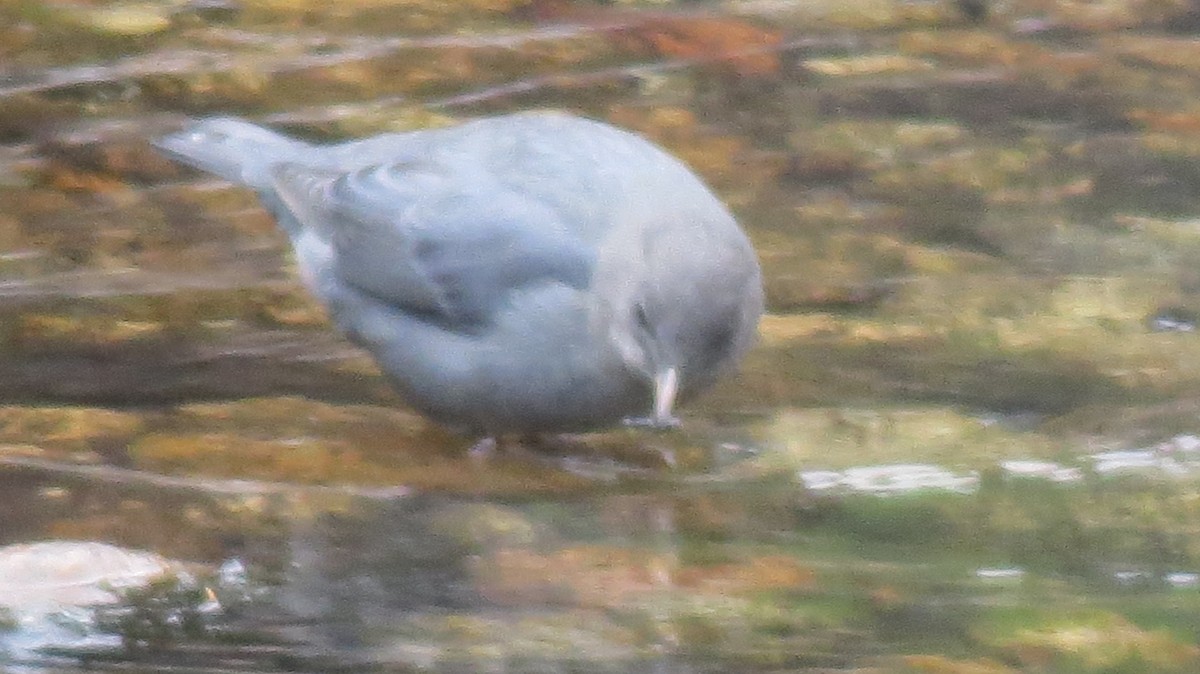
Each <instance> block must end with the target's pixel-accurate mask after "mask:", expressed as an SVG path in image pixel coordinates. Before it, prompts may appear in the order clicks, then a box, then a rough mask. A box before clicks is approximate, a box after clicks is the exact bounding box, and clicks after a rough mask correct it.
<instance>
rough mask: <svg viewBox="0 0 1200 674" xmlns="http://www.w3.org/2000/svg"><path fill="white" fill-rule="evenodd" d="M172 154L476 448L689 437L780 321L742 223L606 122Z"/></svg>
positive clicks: (201, 140) (213, 125)
mask: <svg viewBox="0 0 1200 674" xmlns="http://www.w3.org/2000/svg"><path fill="white" fill-rule="evenodd" d="M156 146H157V147H158V148H160V149H161V150H163V151H164V152H165V153H166V154H168V155H170V156H171V157H173V158H174V159H176V160H178V161H180V162H182V163H184V164H187V165H190V166H193V167H195V168H198V169H202V170H204V171H208V172H210V173H214V174H216V175H218V176H221V177H222V178H224V179H226V180H230V181H232V182H235V183H238V184H240V185H246V186H248V187H251V188H253V189H255V190H256V191H257V192H258V194H259V197H260V199H261V200H262V202H263V204H264V205H265V206H266V207H267V208H268V209H269V210H270V212H271V213H272V214H273V215H274V216H275V218H276V219H277V220H278V222H279V224H280V226H282V227H283V229H284V230H285V231H286V232H287V234H288V236H289V237H290V238H291V243H292V246H293V247H294V249H295V252H296V258H297V261H298V266H299V269H300V273H301V275H302V277H303V279H304V281H305V283H306V285H307V286H308V288H309V289H310V291H311V292H312V293H313V294H314V295H316V296H317V297H318V298H319V299H320V300H321V301H322V302H323V303H324V304H325V306H326V307H327V308H328V310H329V313H330V316H331V318H332V319H333V321H334V323H336V324H337V326H338V327H339V328H341V330H343V331H344V332H345V333H346V334H347V335H348V336H349V337H350V339H351V340H353V341H354V342H356V343H358V344H359V345H361V346H363V347H365V348H366V349H367V350H368V351H370V352H371V354H372V355H373V356H374V357H375V359H376V360H377V361H378V363H379V365H380V367H381V368H382V369H383V371H384V372H385V373H386V374H387V376H388V377H389V379H390V380H391V382H392V383H393V385H394V386H395V387H396V389H398V391H399V392H400V394H401V395H402V396H403V397H404V398H405V400H406V401H407V402H408V403H409V404H411V405H412V406H414V407H416V408H417V409H418V410H420V411H421V412H423V413H424V414H426V415H428V416H429V417H431V418H432V419H434V420H436V421H438V422H440V423H442V424H444V425H447V426H449V427H451V428H455V429H458V430H461V431H464V432H469V433H477V434H482V435H485V436H491V437H495V436H497V435H499V434H503V433H511V432H521V433H541V432H570V431H582V430H589V429H594V428H597V427H601V426H605V425H609V424H612V423H614V422H617V421H619V420H622V419H630V418H637V419H639V420H640V421H642V422H644V423H649V424H651V425H656V426H668V425H674V424H675V423H676V422H675V420H674V417H673V416H672V409H673V407H674V406H675V404H676V402H678V401H682V400H686V399H687V398H689V397H691V396H693V395H694V394H696V393H697V392H699V391H700V390H702V389H704V388H705V387H707V386H708V385H710V384H711V383H712V382H713V381H714V380H715V379H716V377H717V376H718V374H720V373H721V372H722V371H724V370H725V369H727V368H728V367H729V366H731V365H732V364H734V363H735V362H736V361H737V360H738V359H739V357H740V356H741V355H742V354H743V353H744V352H745V351H746V349H747V348H748V347H749V346H750V344H751V342H752V340H753V337H754V334H755V331H756V326H757V324H758V319H759V316H760V314H761V313H762V306H763V294H762V276H761V272H760V271H759V266H758V261H757V259H756V257H755V254H754V250H753V249H752V248H751V246H750V242H749V241H748V240H747V238H746V235H745V234H744V233H743V232H742V230H741V229H740V228H739V227H738V225H737V222H736V221H735V220H734V219H733V217H732V216H731V215H730V213H729V211H728V210H727V209H726V208H725V207H724V206H723V205H722V204H721V202H720V201H719V200H718V199H717V198H716V197H715V196H714V195H713V194H712V192H710V191H709V190H708V188H707V187H705V185H704V184H703V183H702V182H701V181H700V179H699V178H697V177H696V175H695V174H693V173H692V172H691V171H690V170H688V168H687V167H686V166H684V165H683V164H682V163H681V162H679V161H678V160H676V159H675V158H673V157H671V156H670V155H669V154H667V153H666V152H664V151H663V150H661V149H659V148H658V147H656V146H655V145H653V144H651V143H650V142H648V141H646V140H645V139H643V138H641V137H640V136H637V135H635V134H633V133H629V132H627V131H623V130H620V129H617V128H615V127H612V126H609V125H607V124H602V123H600V122H595V121H591V120H587V119H582V118H579V117H574V116H570V115H566V114H561V113H544V112H543V113H521V114H513V115H507V116H502V117H494V118H489V119H480V120H477V121H472V122H468V123H464V124H461V125H459V126H455V127H451V128H443V129H431V130H425V131H414V132H409V133H390V134H383V135H379V136H375V137H373V138H367V139H364V140H357V141H351V142H346V143H342V144H338V145H312V144H309V143H305V142H302V141H299V140H296V139H293V138H288V137H286V136H283V135H280V134H278V133H275V132H273V131H270V130H267V129H264V128H262V127H259V126H255V125H253V124H251V123H249V122H246V121H244V120H240V119H229V118H220V119H208V120H203V121H198V122H196V123H194V124H193V125H192V126H191V127H189V128H187V129H185V130H183V131H180V132H178V133H174V134H171V135H168V136H165V137H163V138H161V139H159V140H158V141H157V142H156Z"/></svg>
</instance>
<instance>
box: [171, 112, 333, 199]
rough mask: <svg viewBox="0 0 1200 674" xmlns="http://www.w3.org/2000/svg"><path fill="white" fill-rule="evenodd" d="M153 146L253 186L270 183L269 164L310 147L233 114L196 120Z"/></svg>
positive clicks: (180, 158)
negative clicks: (231, 115)
mask: <svg viewBox="0 0 1200 674" xmlns="http://www.w3.org/2000/svg"><path fill="white" fill-rule="evenodd" d="M154 146H155V147H157V148H158V149H159V150H161V151H163V152H164V153H166V154H167V155H169V156H170V157H171V158H173V159H175V160H177V161H179V162H182V163H184V164H187V165H188V166H192V167H194V168H198V169H200V170H203V171H208V172H209V173H213V174H216V175H218V176H221V177H222V178H225V179H226V180H229V181H232V182H235V183H239V184H242V185H247V186H250V187H253V188H256V189H262V188H265V187H267V186H268V185H269V184H270V179H271V174H270V169H271V167H272V166H273V165H275V164H278V163H280V162H286V161H294V160H295V159H296V158H297V157H298V156H300V155H301V154H302V153H303V152H304V150H306V149H308V148H309V147H310V146H309V145H307V144H305V143H303V142H301V141H298V140H293V139H291V138H288V137H286V136H283V135H281V134H278V133H275V132H274V131H271V130H269V129H264V128H263V127H261V126H256V125H254V124H251V123H250V122H247V121H246V120H243V119H237V118H234V117H217V118H213V119H204V120H200V121H197V122H195V123H193V124H191V125H190V126H188V127H186V128H184V129H183V130H181V131H177V132H175V133H172V134H168V135H166V136H163V137H162V138H159V139H158V140H156V141H154Z"/></svg>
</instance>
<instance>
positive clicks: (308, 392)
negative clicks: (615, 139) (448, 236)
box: [0, 0, 1200, 674]
mask: <svg viewBox="0 0 1200 674" xmlns="http://www.w3.org/2000/svg"><path fill="white" fill-rule="evenodd" d="M980 8H983V10H982V15H980V12H981V9H980ZM1198 25H1200V20H1198V15H1197V14H1196V12H1195V10H1194V8H1193V7H1192V6H1191V4H1190V3H1186V2H1179V3H1175V2H1160V3H1150V2H1147V3H1129V2H1091V3H1067V2H1051V1H1049V0H1045V1H1036V0H1014V1H1013V2H1008V3H1003V4H995V5H992V4H989V3H972V2H958V3H954V2H944V3H942V2H932V1H923V2H896V3H891V2H878V1H876V0H862V1H861V2H859V1H857V0H855V1H851V2H837V3H822V2H804V3H800V2H733V3H716V2H703V1H700V2H677V3H672V2H647V3H638V2H620V3H611V4H603V3H596V4H592V3H585V2H565V1H564V2H553V1H547V0H543V1H532V2H524V1H521V0H486V1H485V0H471V1H469V2H459V3H442V2H436V1H433V0H355V1H353V2H348V3H338V4H337V5H332V4H329V5H327V4H326V3H316V2H311V3H309V2H305V1H303V0H295V1H284V0H246V1H245V2H240V3H239V2H221V1H218V2H167V3H136V2H132V3H108V2H78V3H54V4H48V3H42V2H33V1H30V0H0V317H2V319H3V320H0V403H3V406H2V407H0V569H7V570H6V571H4V573H5V574H7V575H8V577H3V578H0V663H3V667H5V668H8V669H16V670H19V671H28V672H58V671H75V670H77V669H80V668H85V667H86V668H91V669H100V670H106V669H113V670H117V669H120V670H124V671H164V670H166V671H188V672H191V671H197V672H209V671H212V672H215V671H285V670H286V671H356V672H357V671H439V672H443V671H444V672H459V671H494V672H499V671H514V672H526V671H537V672H541V671H546V672H551V671H553V672H567V671H581V672H582V671H587V672H593V671H614V672H616V671H654V672H724V671H738V672H784V671H787V672H829V671H856V672H964V673H965V672H973V673H988V674H992V673H1002V672H1004V673H1007V672H1044V671H1064V672H1173V671H1178V672H1192V671H1196V670H1197V669H1200V628H1198V627H1197V626H1198V625H1200V579H1198V578H1200V577H1198V576H1197V574H1198V573H1200V530H1198V529H1197V522H1200V490H1198V485H1200V473H1198V471H1200V439H1197V438H1198V436H1200V425H1198V423H1197V419H1196V413H1195V410H1196V409H1197V404H1198V403H1200V342H1198V341H1197V340H1198V339H1200V337H1198V335H1197V330H1196V324H1197V321H1198V320H1200V319H1198V317H1200V296H1198V293H1200V275H1198V274H1197V272H1196V271H1195V267H1196V265H1195V264H1194V260H1196V259H1200V228H1198V227H1197V223H1200V189H1198V188H1200V141H1198V140H1197V139H1198V138H1200V136H1197V133H1198V132H1200V109H1197V107H1196V105H1195V101H1196V100H1200V98H1198V94H1200V91H1198V89H1200V85H1197V81H1200V80H1197V78H1196V74H1197V72H1198V71H1200V42H1198V41H1197V40H1196V39H1195V35H1194V32H1195V30H1196V28H1197V26H1198ZM537 107H557V108H565V109H569V110H573V111H575V112H578V113H581V114H586V115H589V116H592V117H595V118H598V119H604V120H607V121H610V122H612V123H615V124H618V125H621V126H624V127H627V128H631V129H635V130H638V131H640V132H642V133H643V134H645V135H647V136H648V137H650V138H652V139H653V140H655V141H656V142H659V143H661V144H663V145H665V146H666V147H668V148H669V149H670V150H672V151H673V152H674V153H676V154H677V155H679V156H680V157H681V158H683V159H684V160H685V161H687V162H688V163H689V164H690V165H692V166H693V167H694V168H695V169H696V170H697V171H698V172H699V173H700V174H701V175H702V176H703V177H704V178H705V179H706V180H707V181H708V182H709V183H710V184H711V185H712V186H713V187H714V189H715V190H716V191H717V192H718V193H719V194H720V195H721V196H722V198H724V199H725V200H726V202H727V203H729V204H730V206H731V208H732V209H733V210H734V211H735V212H736V213H737V215H738V217H739V219H740V220H741V221H742V223H743V224H744V225H745V227H746V228H747V230H748V231H749V232H750V234H751V237H752V238H753V240H754V242H755V244H756V247H757V248H758V250H759V253H760V257H761V259H762V262H763V266H764V271H765V273H766V276H767V279H766V285H767V295H768V312H769V315H768V316H766V317H765V318H764V320H763V323H762V326H761V340H760V344H759V346H758V347H757V348H756V349H755V351H754V352H753V353H751V355H750V356H749V357H748V358H747V361H746V363H745V364H744V367H743V368H742V370H741V372H740V373H739V374H737V375H736V376H732V377H730V378H728V379H727V380H725V381H723V382H722V383H721V384H720V385H719V386H718V387H717V389H716V390H714V391H713V392H712V393H711V394H709V395H708V396H706V397H705V398H704V399H702V400H700V401H697V402H696V403H695V404H693V405H691V406H689V407H688V408H687V409H686V410H684V413H683V416H684V425H683V428H682V429H681V430H680V431H678V432H674V433H668V434H652V433H646V432H641V431H634V430H616V431H613V432H610V433H602V434H592V435H587V436H581V437H579V438H572V439H569V440H564V441H562V442H560V443H558V444H556V445H554V446H531V445H528V444H517V445H514V446H510V447H508V448H507V449H506V451H504V452H501V453H500V454H498V455H496V456H492V457H489V458H485V459H482V460H481V459H479V458H478V457H472V456H471V455H469V454H468V452H467V448H468V447H470V445H471V443H472V440H473V439H471V438H463V437H457V436H454V435H452V434H449V433H447V432H445V431H443V430H441V429H438V428H435V427H433V426H431V425H429V424H427V423H426V422H424V421H423V420H421V419H420V417H419V416H417V415H416V414H414V413H412V412H409V411H407V410H405V409H404V407H403V406H402V404H401V403H400V402H399V401H398V400H397V399H396V397H395V395H394V394H393V393H392V392H391V391H390V390H389V389H388V387H387V386H386V384H385V383H384V382H383V381H382V379H381V378H380V377H379V374H378V372H377V370H376V369H375V368H374V366H373V364H372V363H371V362H370V360H369V359H368V358H366V357H365V356H364V355H363V354H362V353H361V352H360V351H358V350H357V349H355V348H354V347H352V346H351V345H349V344H348V343H347V342H345V341H344V340H342V339H341V338H340V337H339V336H338V335H337V334H336V333H334V332H333V331H332V329H331V328H330V326H329V325H328V324H327V322H326V321H325V318H324V316H323V314H322V313H321V311H320V308H319V307H318V306H316V305H315V304H314V303H313V302H312V301H311V300H310V299H309V298H308V297H307V295H306V294H305V293H304V291H303V290H302V289H301V287H300V285H299V282H298V280H297V279H296V277H295V274H294V271H293V268H292V263H291V261H290V257H289V253H288V251H287V249H286V244H285V241H284V239H283V237H282V236H281V235H280V234H279V233H278V232H277V231H276V230H275V228H274V225H273V223H272V222H271V221H270V219H269V218H268V217H267V216H266V214H265V213H264V212H263V211H262V210H261V209H260V208H259V207H258V205H257V202H256V201H255V199H254V198H253V196H252V195H251V194H249V193H247V192H245V191H243V190H238V189H234V188H232V187H230V186H229V185H227V184H224V183H222V182H220V181H218V180H215V179H212V178H209V177H206V176H201V175H197V174H195V173H192V172H189V171H186V170H184V169H181V168H179V167H177V166H174V165H172V164H171V163H170V162H168V161H166V160H164V159H162V158H160V157H158V156H157V155H155V154H154V153H153V152H152V151H151V149H150V148H149V146H148V145H147V143H146V140H147V139H148V138H150V137H153V136H154V135H157V134H159V133H163V132H166V131H168V130H171V129H174V128H177V127H178V126H179V125H180V124H181V123H183V121H184V119H185V118H186V117H187V116H194V115H206V114H240V115H244V116H247V117H251V118H254V119H258V120H261V121H264V122H267V123H271V124H274V125H276V126H280V127H282V128H285V129H287V130H289V131H292V132H295V133H298V134H301V135H303V136H305V137H308V138H314V139H341V138H348V137H354V136H360V135H365V134H371V133H378V132H381V131H385V130H396V129H406V128H419V127H425V126H430V125H436V124H443V123H447V122H451V121H454V120H457V119H466V118H470V117H472V116H478V115H485V114H495V113H500V112H504V111H510V110H518V109H529V108H537ZM47 541H58V542H59V544H58V545H60V546H62V547H53V546H51V547H46V546H32V547H30V546H29V545H28V544H31V543H35V542H47ZM97 544H105V545H109V546H113V547H111V548H107V547H105V548H98V547H94V546H96V545H97ZM75 556H79V557H81V558H84V559H93V560H94V563H93V565H92V568H87V569H85V571H86V573H84V574H83V575H79V574H80V570H79V569H78V568H76V567H75V566H74V565H70V564H65V563H62V562H64V560H69V559H74V558H75ZM157 564H161V565H162V567H163V568H164V569H166V573H165V575H163V576H161V577H158V578H157V579H156V578H153V577H151V576H150V575H147V574H144V573H142V570H143V569H145V568H155V565H157ZM147 565H149V566H147ZM18 570H19V571H18ZM83 586H87V587H88V588H89V592H88V593H85V594H58V593H61V592H64V590H63V588H71V589H72V591H73V592H78V591H79V588H80V587H83ZM80 596H85V597H87V598H88V599H87V601H86V602H84V601H82V600H79V599H78V597H80ZM89 602H90V603H93V604H96V605H91V606H83V605H81V603H89Z"/></svg>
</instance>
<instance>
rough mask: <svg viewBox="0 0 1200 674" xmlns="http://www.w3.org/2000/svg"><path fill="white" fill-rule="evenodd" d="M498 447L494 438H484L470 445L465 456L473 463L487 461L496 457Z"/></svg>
mask: <svg viewBox="0 0 1200 674" xmlns="http://www.w3.org/2000/svg"><path fill="white" fill-rule="evenodd" d="M499 447H500V444H499V442H497V441H496V438H495V437H486V438H483V439H481V440H480V441H479V442H476V443H475V444H473V445H471V448H470V449H468V450H467V456H469V457H471V460H473V461H487V460H489V459H491V458H492V457H493V456H495V455H496V451H497V450H498V449H499Z"/></svg>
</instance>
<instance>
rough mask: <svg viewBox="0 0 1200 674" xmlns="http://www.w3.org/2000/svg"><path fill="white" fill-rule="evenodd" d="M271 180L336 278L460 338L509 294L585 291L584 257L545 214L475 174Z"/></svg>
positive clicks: (551, 212) (303, 172)
mask: <svg viewBox="0 0 1200 674" xmlns="http://www.w3.org/2000/svg"><path fill="white" fill-rule="evenodd" d="M272 176H273V181H274V182H273V186H274V189H275V191H276V192H277V194H278V195H279V197H280V199H281V200H282V201H283V203H284V204H285V206H286V207H287V209H288V210H289V211H290V212H291V213H292V214H293V215H294V216H295V217H296V219H297V220H299V221H300V222H301V223H302V224H303V225H304V227H305V228H307V229H310V230H314V231H316V232H317V233H318V234H319V235H321V236H322V238H324V239H325V240H327V241H329V242H330V244H331V245H332V247H333V249H334V253H335V255H334V257H335V259H336V274H337V277H338V278H339V279H340V280H341V281H343V282H344V283H347V284H349V285H352V286H354V287H355V288H357V289H358V290H360V291H362V292H365V293H368V294H370V295H372V296H374V297H376V298H377V299H379V300H382V301H384V302H387V303H389V304H392V305H395V306H397V307H399V308H402V309H405V310H408V311H413V312H419V313H424V314H428V315H430V316H431V317H432V318H437V319H440V320H442V321H446V322H448V323H450V324H460V325H462V326H463V327H464V328H467V327H469V326H470V325H473V324H478V323H481V322H486V321H487V320H488V319H489V317H490V316H491V315H492V314H493V312H495V311H496V310H497V309H498V308H500V307H502V306H503V305H504V303H505V301H506V300H507V298H508V296H509V293H511V292H512V291H513V290H514V289H516V288H520V287H522V286H526V285H528V284H531V283H537V282H555V283H561V284H566V285H570V286H573V287H576V288H580V289H582V288H586V287H587V286H588V284H589V283H590V279H591V270H592V265H593V258H594V253H593V251H592V250H591V249H590V247H589V246H588V245H587V244H586V243H585V242H583V241H581V240H579V239H578V238H577V237H576V236H574V235H572V233H571V231H570V230H569V229H568V228H567V227H565V226H564V225H563V224H562V223H561V222H560V221H559V220H560V219H559V217H558V216H557V213H556V211H555V209H554V208H552V207H551V206H548V205H546V204H545V203H543V202H541V201H539V200H536V199H533V198H530V197H528V196H523V195H520V194H517V193H515V192H513V191H512V190H507V189H504V188H503V187H500V186H499V185H498V184H496V183H494V182H492V181H489V180H488V178H487V176H486V174H484V173H482V172H481V173H480V174H479V175H474V176H464V175H463V174H462V172H461V171H450V170H446V169H444V168H443V167H438V166H433V165H422V164H417V163H411V164H401V163H392V164H383V165H378V166H372V167H367V168H363V169H360V170H356V171H352V172H341V171H330V170H327V169H315V168H311V167H306V166H302V165H299V164H288V163H285V164H279V165H277V166H275V167H274V168H273V170H272Z"/></svg>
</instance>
